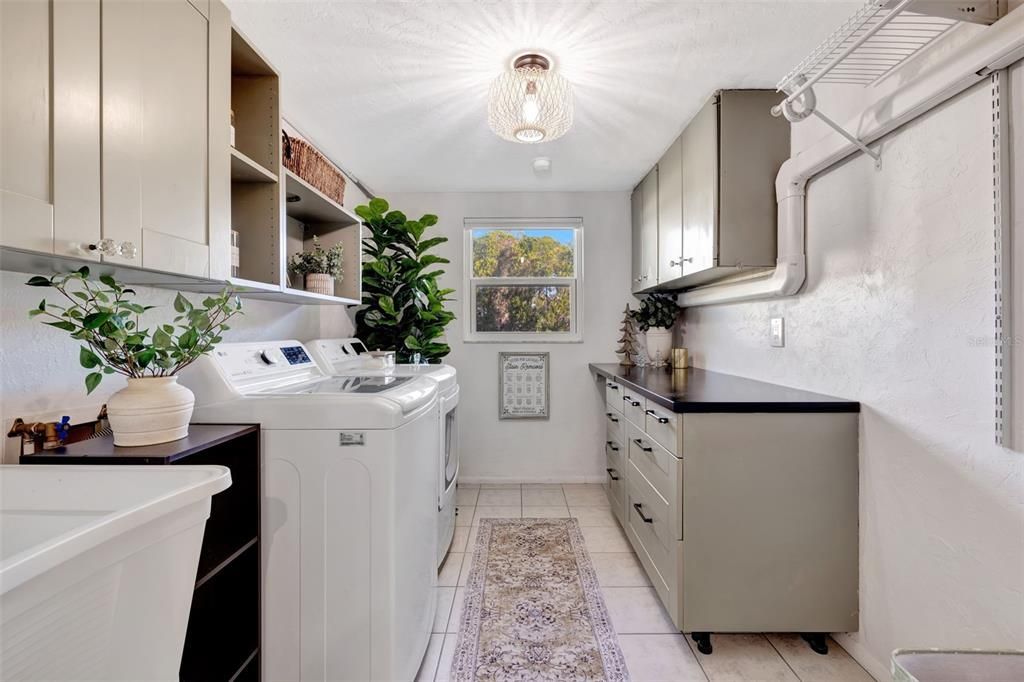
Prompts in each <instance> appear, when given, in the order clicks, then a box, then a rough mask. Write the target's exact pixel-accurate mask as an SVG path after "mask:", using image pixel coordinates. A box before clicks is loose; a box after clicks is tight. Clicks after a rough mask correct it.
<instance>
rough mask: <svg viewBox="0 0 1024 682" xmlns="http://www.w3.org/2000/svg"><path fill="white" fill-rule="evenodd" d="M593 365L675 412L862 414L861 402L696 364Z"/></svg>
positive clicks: (611, 377)
mask: <svg viewBox="0 0 1024 682" xmlns="http://www.w3.org/2000/svg"><path fill="white" fill-rule="evenodd" d="M590 369H591V371H593V372H595V373H597V374H598V375H600V376H602V377H604V378H605V379H607V380H611V381H614V382H615V383H617V384H621V385H623V386H625V387H628V388H629V389H631V390H633V391H636V392H637V393H638V394H639V395H642V396H644V397H645V398H648V399H650V400H653V401H654V402H656V403H658V404H659V405H661V406H662V407H665V408H667V409H669V410H672V411H673V412H747V413H749V412H860V403H859V402H856V401H853V400H844V399H842V398H834V397H832V396H828V395H822V394H820V393H812V392H811V391H802V390H800V389H796V388H788V387H786V386H778V385H776V384H769V383H766V382H764V381H756V380H754V379H745V378H743V377H737V376H733V375H731V374H721V373H719V372H709V371H707V370H703V369H697V368H694V367H691V368H689V369H678V370H672V369H668V368H640V367H623V366H622V365H617V364H612V363H605V364H599V363H591V364H590Z"/></svg>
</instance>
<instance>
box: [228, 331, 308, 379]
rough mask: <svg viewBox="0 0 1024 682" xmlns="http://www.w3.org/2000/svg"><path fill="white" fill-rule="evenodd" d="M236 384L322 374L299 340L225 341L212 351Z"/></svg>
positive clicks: (229, 377)
mask: <svg viewBox="0 0 1024 682" xmlns="http://www.w3.org/2000/svg"><path fill="white" fill-rule="evenodd" d="M211 357H212V358H213V360H214V362H216V363H217V365H219V366H220V369H221V371H222V372H223V373H224V375H225V376H227V377H228V379H230V380H231V381H232V383H235V384H239V383H247V382H249V381H251V380H260V381H262V380H269V379H275V380H282V381H286V382H287V381H289V380H295V379H299V378H309V376H310V373H311V372H312V373H314V374H317V375H321V374H322V373H321V372H320V371H319V370H318V369H317V367H316V364H315V363H314V362H313V360H312V359H311V358H310V356H309V352H308V351H307V350H306V348H305V346H303V345H302V344H301V343H299V342H298V341H269V342H264V343H222V344H220V345H219V346H217V348H216V349H215V350H214V351H213V353H212V354H211Z"/></svg>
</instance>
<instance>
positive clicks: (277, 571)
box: [182, 341, 440, 682]
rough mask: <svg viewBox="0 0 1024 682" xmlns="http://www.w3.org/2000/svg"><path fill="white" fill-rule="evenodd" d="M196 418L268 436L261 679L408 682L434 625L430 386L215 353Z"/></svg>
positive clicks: (191, 374) (185, 378) (299, 360)
mask: <svg viewBox="0 0 1024 682" xmlns="http://www.w3.org/2000/svg"><path fill="white" fill-rule="evenodd" d="M182 383H183V384H185V385H186V386H188V387H189V388H190V389H192V391H193V392H194V393H195V396H196V409H195V417H194V418H195V420H196V421H206V422H239V423H252V422H259V423H260V425H261V429H262V438H261V442H262V459H263V462H262V464H263V466H262V485H263V518H262V520H261V528H262V545H263V546H262V549H261V554H262V562H263V637H262V659H263V676H262V679H265V680H273V681H275V682H276V681H278V680H317V681H320V680H412V679H413V678H414V677H415V676H416V672H417V670H418V668H419V665H420V661H421V660H422V658H423V654H424V652H425V651H426V647H427V642H428V640H429V637H430V630H431V625H432V623H433V618H434V608H435V594H434V593H435V590H434V586H435V584H436V581H437V570H436V569H437V567H436V562H435V553H436V546H435V542H434V538H436V536H437V535H436V534H437V513H436V509H437V507H436V500H435V497H436V490H437V482H436V481H437V460H436V457H435V455H436V453H435V450H434V446H433V444H435V443H437V441H438V438H439V437H440V436H439V435H438V409H439V408H438V398H437V393H438V391H437V383H436V382H434V381H430V380H428V379H425V378H422V377H413V376H392V377H385V376H358V375H353V376H345V377H332V376H328V375H326V374H325V373H324V372H323V371H321V370H320V368H319V367H317V365H316V363H314V362H313V360H312V358H311V357H310V356H309V354H308V352H307V350H306V348H305V347H304V346H303V345H302V344H301V343H299V342H298V341H275V342H267V343H236V344H231V343H225V344H220V345H219V346H218V347H217V348H216V350H215V351H214V352H213V353H212V354H211V355H209V356H207V357H204V358H202V359H200V360H199V361H198V362H196V363H195V364H194V365H192V366H191V367H189V368H188V370H186V372H185V373H184V374H183V375H182Z"/></svg>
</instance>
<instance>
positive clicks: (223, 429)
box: [21, 424, 260, 464]
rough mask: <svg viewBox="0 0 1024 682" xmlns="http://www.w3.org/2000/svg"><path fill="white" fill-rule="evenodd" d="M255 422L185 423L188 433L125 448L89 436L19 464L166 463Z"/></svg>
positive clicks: (245, 429) (249, 429)
mask: <svg viewBox="0 0 1024 682" xmlns="http://www.w3.org/2000/svg"><path fill="white" fill-rule="evenodd" d="M259 428H260V427H259V425H258V424H189V427H188V435H187V436H185V437H184V438H182V439H180V440H175V441H171V442H170V443H160V444H159V445H144V446H141V447H134V448H125V447H118V446H116V445H114V439H113V437H112V436H106V437H99V438H90V439H88V440H83V441H79V442H77V443H72V444H71V445H65V446H62V447H59V448H56V449H54V450H44V451H43V452H40V453H37V454H34V455H22V457H21V463H22V464H61V463H64V464H72V463H74V460H77V459H81V458H88V459H89V461H90V463H92V464H170V463H171V462H174V461H176V460H179V459H181V458H182V457H188V456H189V455H192V454H194V453H196V452H199V451H202V450H206V449H207V448H211V447H213V446H215V445H220V444H221V443H224V442H226V441H229V440H231V439H233V438H237V437H238V436H241V435H243V434H246V433H250V432H252V431H259Z"/></svg>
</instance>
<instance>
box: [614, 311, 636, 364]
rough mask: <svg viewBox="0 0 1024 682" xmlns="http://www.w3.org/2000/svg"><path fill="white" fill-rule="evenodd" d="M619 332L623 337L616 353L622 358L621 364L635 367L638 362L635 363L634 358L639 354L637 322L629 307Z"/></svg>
mask: <svg viewBox="0 0 1024 682" xmlns="http://www.w3.org/2000/svg"><path fill="white" fill-rule="evenodd" d="M619 331H620V332H622V337H621V338H619V348H618V350H616V351H615V352H616V353H618V354H619V355H621V356H622V359H621V360H619V364H620V365H622V366H623V367H634V366H636V362H634V361H633V356H634V355H636V354H637V351H638V346H637V341H636V321H635V320H634V319H633V313H632V311H631V310H630V309H629V305H627V306H626V310H625V311H623V314H622V326H621V327H619Z"/></svg>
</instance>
